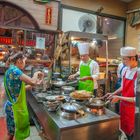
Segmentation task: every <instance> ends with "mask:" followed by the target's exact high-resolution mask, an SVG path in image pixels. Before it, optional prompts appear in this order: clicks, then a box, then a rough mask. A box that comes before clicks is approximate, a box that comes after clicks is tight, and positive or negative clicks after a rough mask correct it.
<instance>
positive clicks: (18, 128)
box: [4, 76, 30, 140]
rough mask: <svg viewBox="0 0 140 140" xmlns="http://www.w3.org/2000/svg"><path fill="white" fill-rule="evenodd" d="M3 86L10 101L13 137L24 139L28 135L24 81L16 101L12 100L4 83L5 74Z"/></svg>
mask: <svg viewBox="0 0 140 140" xmlns="http://www.w3.org/2000/svg"><path fill="white" fill-rule="evenodd" d="M4 86H5V89H6V92H7V94H8V96H9V99H10V102H11V103H12V110H13V115H14V122H15V134H14V135H15V138H16V140H24V139H25V138H27V137H28V136H29V135H30V123H29V113H28V109H27V104H26V90H25V83H24V82H22V84H21V89H20V93H19V96H18V98H17V101H16V102H14V101H13V100H12V97H11V95H10V93H9V91H8V88H7V85H6V76H5V77H4Z"/></svg>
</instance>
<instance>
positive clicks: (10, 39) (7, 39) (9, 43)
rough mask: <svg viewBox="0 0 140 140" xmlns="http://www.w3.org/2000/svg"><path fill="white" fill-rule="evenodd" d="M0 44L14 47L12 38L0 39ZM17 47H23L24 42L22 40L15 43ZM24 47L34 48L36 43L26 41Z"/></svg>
mask: <svg viewBox="0 0 140 140" xmlns="http://www.w3.org/2000/svg"><path fill="white" fill-rule="evenodd" d="M0 44H5V45H14V44H13V41H12V38H10V37H0ZM17 44H18V45H24V41H23V40H19V41H18V42H17ZM25 45H26V46H35V45H36V41H35V40H26V44H25Z"/></svg>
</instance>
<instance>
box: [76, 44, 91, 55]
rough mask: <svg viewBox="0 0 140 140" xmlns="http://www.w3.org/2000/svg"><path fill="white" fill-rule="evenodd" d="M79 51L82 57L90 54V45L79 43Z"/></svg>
mask: <svg viewBox="0 0 140 140" xmlns="http://www.w3.org/2000/svg"><path fill="white" fill-rule="evenodd" d="M78 50H79V54H80V55H84V54H89V43H79V44H78Z"/></svg>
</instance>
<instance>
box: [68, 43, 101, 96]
mask: <svg viewBox="0 0 140 140" xmlns="http://www.w3.org/2000/svg"><path fill="white" fill-rule="evenodd" d="M78 50H79V54H80V60H81V61H80V65H79V71H78V72H77V73H75V74H73V75H70V76H69V79H73V78H75V77H76V76H80V81H79V84H78V89H79V90H86V91H92V92H94V96H96V93H97V88H98V84H97V79H98V78H99V65H98V63H97V62H96V61H94V60H91V59H90V57H89V43H80V44H79V45H78Z"/></svg>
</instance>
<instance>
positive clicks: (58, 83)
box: [52, 81, 66, 87]
mask: <svg viewBox="0 0 140 140" xmlns="http://www.w3.org/2000/svg"><path fill="white" fill-rule="evenodd" d="M52 85H54V86H56V87H62V86H65V85H66V82H64V81H52Z"/></svg>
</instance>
